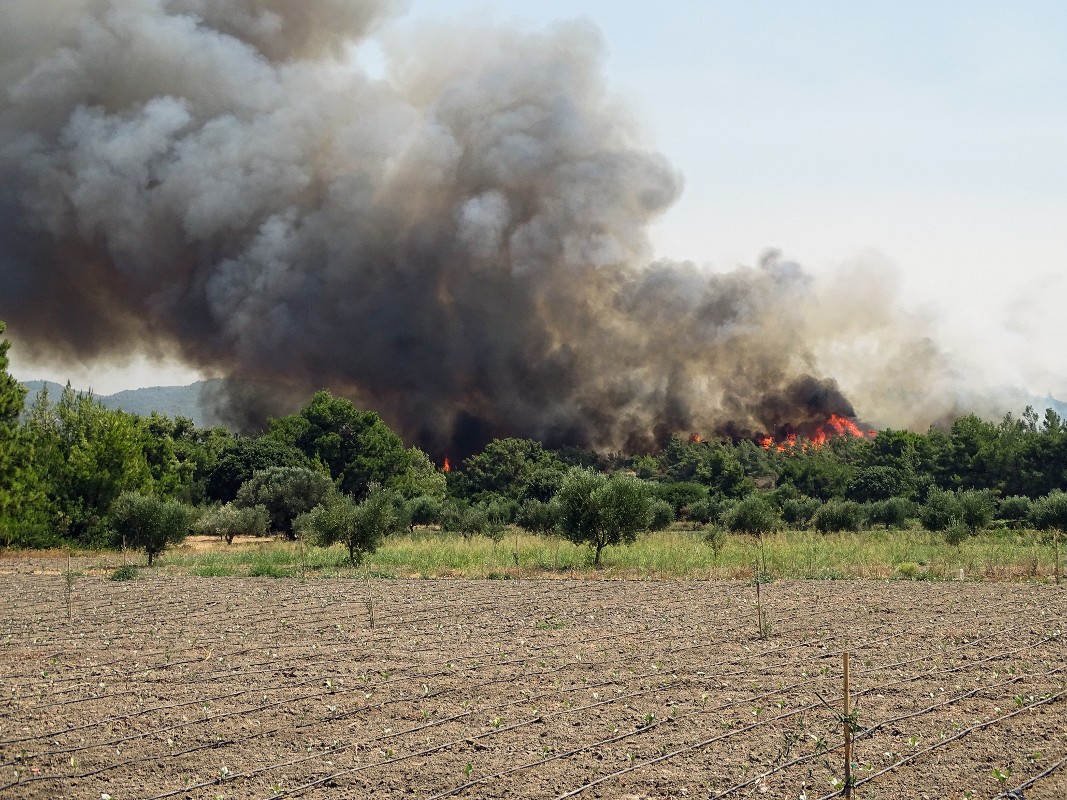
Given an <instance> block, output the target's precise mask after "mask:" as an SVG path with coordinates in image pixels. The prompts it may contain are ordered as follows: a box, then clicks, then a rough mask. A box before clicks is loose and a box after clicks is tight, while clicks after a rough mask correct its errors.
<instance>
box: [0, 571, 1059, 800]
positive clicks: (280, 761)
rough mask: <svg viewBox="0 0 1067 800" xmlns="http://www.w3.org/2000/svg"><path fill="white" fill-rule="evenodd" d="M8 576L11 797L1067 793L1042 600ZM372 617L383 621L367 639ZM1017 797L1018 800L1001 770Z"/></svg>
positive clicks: (0, 746) (0, 729)
mask: <svg viewBox="0 0 1067 800" xmlns="http://www.w3.org/2000/svg"><path fill="white" fill-rule="evenodd" d="M46 562H47V559H36V560H32V559H26V560H24V561H12V560H5V561H4V563H3V570H2V571H3V572H4V573H6V574H3V575H0V692H2V701H0V798H3V797H12V798H81V799H85V798H89V800H99V798H104V797H105V796H110V797H111V798H113V800H130V798H141V799H142V800H143V799H144V798H164V797H184V798H217V797H223V798H273V797H282V796H284V797H302V798H309V800H310V799H312V798H319V799H325V798H331V800H332V799H333V798H392V797H420V798H429V797H460V798H566V797H575V796H577V797H586V798H628V799H630V800H634V799H636V798H714V797H727V796H728V797H766V798H793V800H798V798H802V797H806V798H809V799H810V800H814V798H818V797H829V796H834V795H836V794H837V792H836V791H835V789H834V786H833V785H832V783H831V780H832V779H837V780H840V779H842V777H843V774H844V763H843V734H842V720H841V709H842V699H843V689H844V686H843V680H842V652H843V651H845V650H847V651H848V652H849V653H850V658H851V676H850V677H851V681H850V686H849V691H850V694H851V695H852V700H853V702H854V703H855V705H856V714H857V717H856V720H855V724H856V727H857V730H858V733H857V736H856V741H855V744H854V753H853V761H854V763H855V768H854V775H855V779H856V786H855V790H854V792H853V796H854V797H858V798H947V799H952V798H965V797H972V798H992V797H995V796H998V795H999V794H1000V793H1001V792H1003V791H1004V790H1006V789H1011V788H1016V787H1022V788H1023V789H1024V791H1025V796H1026V798H1028V800H1040V799H1041V798H1046V799H1047V800H1052V799H1053V798H1057V799H1062V798H1065V797H1067V689H1065V686H1067V637H1065V635H1064V631H1065V629H1067V590H1065V588H1064V587H1057V586H1053V585H1047V584H1003V583H996V584H987V583H911V582H876V581H840V582H783V581H778V582H774V583H771V584H767V585H764V586H763V587H762V595H761V596H762V600H763V603H764V604H765V609H766V611H767V614H768V620H769V622H770V624H771V628H772V630H771V633H770V636H769V637H767V638H765V639H763V638H760V637H759V636H758V631H757V615H756V609H755V590H754V587H753V586H752V585H751V584H750V583H744V582H707V581H593V580H588V581H560V580H553V581H547V580H546V581H459V580H430V581H408V580H375V581H371V582H367V581H360V580H349V579H340V580H335V579H316V580H312V581H309V582H306V583H301V582H298V581H294V580H288V579H286V580H278V579H269V578H261V579H256V578H219V579H215V578H201V577H168V576H163V575H156V574H153V573H151V572H142V574H143V575H146V576H147V577H142V578H140V579H138V580H134V581H127V582H116V581H110V580H107V579H106V578H105V577H103V576H99V575H84V576H81V577H77V578H76V579H74V580H72V581H71V582H70V586H69V599H70V603H69V605H68V602H67V600H68V581H67V579H66V578H65V576H64V574H63V571H64V570H63V565H64V563H63V562H61V561H60V560H58V559H56V560H54V561H53V563H51V564H50V565H49V564H48V563H46ZM372 617H373V624H372ZM998 774H999V775H1003V776H1007V777H1005V778H1004V779H1003V780H1002V781H1001V780H998V779H997V775H998Z"/></svg>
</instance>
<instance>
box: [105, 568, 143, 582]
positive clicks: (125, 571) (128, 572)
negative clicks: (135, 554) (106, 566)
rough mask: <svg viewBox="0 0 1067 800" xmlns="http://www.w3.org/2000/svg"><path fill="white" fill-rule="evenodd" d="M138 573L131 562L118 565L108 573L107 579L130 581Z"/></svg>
mask: <svg viewBox="0 0 1067 800" xmlns="http://www.w3.org/2000/svg"><path fill="white" fill-rule="evenodd" d="M138 575H139V573H138V571H137V567H135V566H134V565H133V564H126V565H125V566H122V567H119V568H118V569H117V570H115V571H114V572H112V573H111V574H110V575H108V580H111V581H132V580H134V579H135V578H136V577H137V576H138Z"/></svg>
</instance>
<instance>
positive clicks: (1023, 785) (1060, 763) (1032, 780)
mask: <svg viewBox="0 0 1067 800" xmlns="http://www.w3.org/2000/svg"><path fill="white" fill-rule="evenodd" d="M1063 767H1067V756H1064V757H1063V758H1061V759H1060V760H1059V761H1057V762H1056V763H1055V764H1052V765H1051V766H1049V767H1047V768H1046V769H1044V770H1042V771H1041V772H1039V773H1038V774H1037V775H1034V777H1032V778H1030V779H1029V780H1026V781H1024V782H1023V783H1020V784H1019V785H1018V786H1016V787H1015V789H1014V790H1013V791H1015V792H1017V793H1018V796H1022V793H1023V791H1025V790H1026V789H1029V788H1030V787H1031V786H1033V785H1034V784H1035V783H1037V782H1038V781H1040V780H1044V779H1045V778H1047V777H1048V776H1049V775H1051V774H1052V773H1053V772H1055V771H1056V770H1058V769H1062V768H1063ZM1000 797H1008V793H1007V792H1005V793H1004V794H1002V795H1000Z"/></svg>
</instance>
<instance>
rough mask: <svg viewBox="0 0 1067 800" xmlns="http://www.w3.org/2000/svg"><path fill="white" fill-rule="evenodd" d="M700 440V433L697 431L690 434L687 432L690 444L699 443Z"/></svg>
mask: <svg viewBox="0 0 1067 800" xmlns="http://www.w3.org/2000/svg"><path fill="white" fill-rule="evenodd" d="M701 441H702V440H701V438H700V434H699V433H691V434H689V443H690V444H700V442H701Z"/></svg>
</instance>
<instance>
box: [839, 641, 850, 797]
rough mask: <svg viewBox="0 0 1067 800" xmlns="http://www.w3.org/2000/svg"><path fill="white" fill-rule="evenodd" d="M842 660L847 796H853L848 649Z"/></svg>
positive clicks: (842, 655)
mask: <svg viewBox="0 0 1067 800" xmlns="http://www.w3.org/2000/svg"><path fill="white" fill-rule="evenodd" d="M841 660H842V663H843V666H844V673H845V691H844V707H845V714H844V717H843V719H842V722H843V726H844V729H845V793H844V795H845V797H846V798H851V797H852V719H851V716H850V714H851V711H850V709H849V705H850V702H849V686H848V651H847V650H846V651H844V652H843V653H842V654H841Z"/></svg>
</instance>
